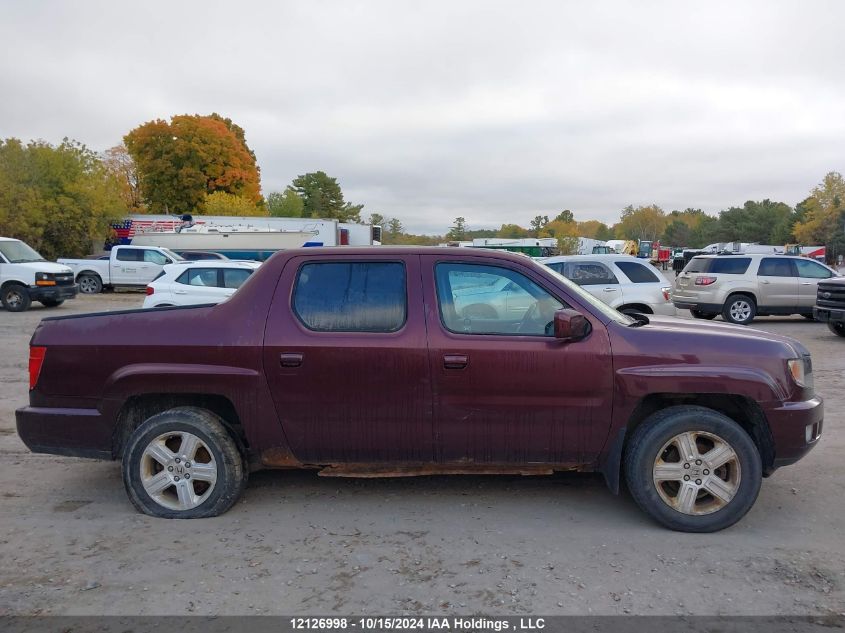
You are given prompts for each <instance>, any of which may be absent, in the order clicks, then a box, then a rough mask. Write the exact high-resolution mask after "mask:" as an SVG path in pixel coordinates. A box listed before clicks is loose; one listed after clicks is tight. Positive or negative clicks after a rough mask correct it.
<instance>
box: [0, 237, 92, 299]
mask: <svg viewBox="0 0 845 633" xmlns="http://www.w3.org/2000/svg"><path fill="white" fill-rule="evenodd" d="M76 292H77V288H76V284H75V283H74V282H73V271H71V270H70V268H68V267H67V266H60V265H59V264H54V263H53V262H48V261H47V260H45V259H44V258H43V257H41V255H39V254H38V252H37V251H35V250H34V249H33V248H32V247H30V246H29V245H28V244H26V243H25V242H21V241H20V240H16V239H13V238H11V237H0V302H2V303H3V307H4V308H6V310H8V311H9V312H23V311H24V310H27V309H28V308H29V306H31V305H32V302H33V301H40V302H41V303H42V304H43V305H44V306H45V307H47V308H55V307H58V306H60V305H62V304H63V303H64V302H65V299H73V298H74V297H75V296H76Z"/></svg>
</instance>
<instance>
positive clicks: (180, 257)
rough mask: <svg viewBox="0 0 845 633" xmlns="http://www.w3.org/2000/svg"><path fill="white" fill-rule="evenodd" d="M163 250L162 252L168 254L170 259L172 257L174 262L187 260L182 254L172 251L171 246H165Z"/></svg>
mask: <svg viewBox="0 0 845 633" xmlns="http://www.w3.org/2000/svg"><path fill="white" fill-rule="evenodd" d="M161 252H162V253H164V254H165V255H167V256H168V257H169V258H170V259H172V260H173V261H174V262H184V261H187V260H186V259H185V258H184V257H182V256H181V255H177V254H176V253H174V252H173V251H171V250H170V249H169V248H163V249H161Z"/></svg>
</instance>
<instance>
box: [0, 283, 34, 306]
mask: <svg viewBox="0 0 845 633" xmlns="http://www.w3.org/2000/svg"><path fill="white" fill-rule="evenodd" d="M0 302H2V303H3V307H4V308H6V309H7V310H8V311H9V312H25V311H26V310H29V306H31V305H32V299H31V298H30V296H29V291H28V290H27V289H26V286H23V285H21V284H9V285H8V286H6V287H4V288H3V290H2V292H1V293H0Z"/></svg>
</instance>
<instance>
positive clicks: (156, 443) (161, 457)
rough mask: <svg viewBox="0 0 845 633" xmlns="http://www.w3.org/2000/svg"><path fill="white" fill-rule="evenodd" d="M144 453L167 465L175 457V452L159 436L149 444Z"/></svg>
mask: <svg viewBox="0 0 845 633" xmlns="http://www.w3.org/2000/svg"><path fill="white" fill-rule="evenodd" d="M144 454H145V455H148V456H149V457H151V458H153V459H154V460H155V461H157V462H158V463H159V464H161V465H162V466H165V467H166V466H167V465H168V464H169V463H170V462H171V460H172V459H173V458H174V457H175V455H174V454H173V452H172V451H171V450H170V449H169V448H167V447H166V446H165V445H164V442H163V441H160V438H157V439H155V440H153V441H152V442H150V444H149V446H147V448H146V449H145V450H144Z"/></svg>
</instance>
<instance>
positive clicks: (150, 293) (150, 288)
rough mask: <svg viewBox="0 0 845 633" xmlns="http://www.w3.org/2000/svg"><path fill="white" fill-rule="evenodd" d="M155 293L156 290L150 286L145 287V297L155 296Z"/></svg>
mask: <svg viewBox="0 0 845 633" xmlns="http://www.w3.org/2000/svg"><path fill="white" fill-rule="evenodd" d="M155 291H156V289H155V288H153V287H152V286H147V296H150V295H152V294H155Z"/></svg>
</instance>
